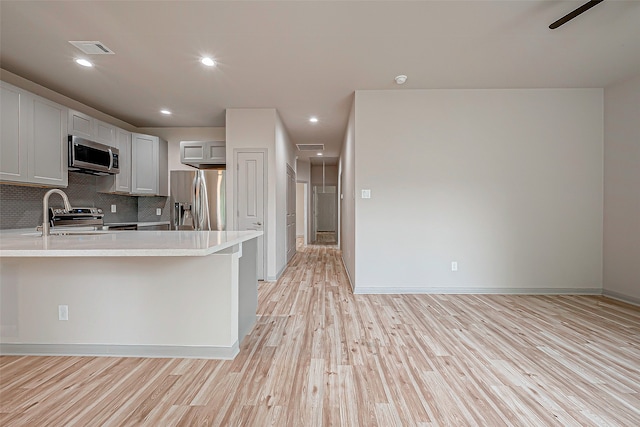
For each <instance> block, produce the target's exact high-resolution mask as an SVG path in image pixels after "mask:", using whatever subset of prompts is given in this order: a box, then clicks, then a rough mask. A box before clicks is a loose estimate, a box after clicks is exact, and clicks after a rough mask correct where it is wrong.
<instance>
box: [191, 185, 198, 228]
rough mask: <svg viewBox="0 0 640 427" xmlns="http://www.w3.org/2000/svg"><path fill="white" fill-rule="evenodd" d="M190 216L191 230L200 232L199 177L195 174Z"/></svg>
mask: <svg viewBox="0 0 640 427" xmlns="http://www.w3.org/2000/svg"><path fill="white" fill-rule="evenodd" d="M191 216H192V217H193V229H194V230H200V175H199V174H198V173H197V172H196V176H194V177H193V185H192V188H191Z"/></svg>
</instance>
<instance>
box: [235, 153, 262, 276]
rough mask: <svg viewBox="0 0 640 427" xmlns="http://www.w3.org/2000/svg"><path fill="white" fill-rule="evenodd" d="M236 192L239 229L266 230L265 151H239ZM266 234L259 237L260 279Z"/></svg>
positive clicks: (258, 263) (258, 270)
mask: <svg viewBox="0 0 640 427" xmlns="http://www.w3.org/2000/svg"><path fill="white" fill-rule="evenodd" d="M237 154H238V164H237V176H236V194H235V200H236V203H237V215H238V217H237V224H238V230H259V231H264V230H265V214H264V207H265V206H264V203H265V190H264V183H265V176H264V172H265V170H264V169H265V168H264V157H265V153H264V152H238V153H237ZM265 243H266V236H265V235H264V234H263V235H262V236H261V237H259V238H258V255H257V258H258V260H257V274H258V280H264V278H265V262H264V255H265V253H266V251H265Z"/></svg>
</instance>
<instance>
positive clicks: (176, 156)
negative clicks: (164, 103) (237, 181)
mask: <svg viewBox="0 0 640 427" xmlns="http://www.w3.org/2000/svg"><path fill="white" fill-rule="evenodd" d="M138 132H140V133H145V134H149V135H156V136H159V137H160V138H162V139H164V140H166V141H167V142H168V143H169V150H168V154H169V170H170V171H173V170H194V168H193V167H191V166H187V165H183V164H182V163H180V141H224V140H225V128H223V127H191V128H186V127H185V128H179V127H178V128H176V127H166V128H165V127H163V128H140V129H138Z"/></svg>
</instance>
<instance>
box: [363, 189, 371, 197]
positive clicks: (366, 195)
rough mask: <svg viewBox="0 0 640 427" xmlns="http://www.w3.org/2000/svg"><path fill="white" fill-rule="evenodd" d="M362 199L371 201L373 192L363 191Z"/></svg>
mask: <svg viewBox="0 0 640 427" xmlns="http://www.w3.org/2000/svg"><path fill="white" fill-rule="evenodd" d="M362 198H363V199H370V198H371V190H362Z"/></svg>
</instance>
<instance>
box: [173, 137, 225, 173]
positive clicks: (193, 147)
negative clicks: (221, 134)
mask: <svg viewBox="0 0 640 427" xmlns="http://www.w3.org/2000/svg"><path fill="white" fill-rule="evenodd" d="M226 151H227V148H226V143H225V142H224V141H181V142H180V162H181V163H182V164H185V165H189V166H193V167H196V168H200V167H204V168H207V167H208V166H219V165H225V164H226V163H227V158H226Z"/></svg>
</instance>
